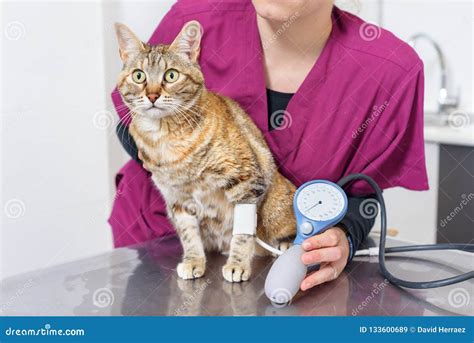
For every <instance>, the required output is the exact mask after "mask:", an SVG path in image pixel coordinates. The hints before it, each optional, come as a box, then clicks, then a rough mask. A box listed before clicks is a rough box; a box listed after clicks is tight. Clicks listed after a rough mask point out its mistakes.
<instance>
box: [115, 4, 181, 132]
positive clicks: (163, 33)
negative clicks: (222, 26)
mask: <svg viewBox="0 0 474 343" xmlns="http://www.w3.org/2000/svg"><path fill="white" fill-rule="evenodd" d="M181 18H182V16H181V15H180V12H179V9H178V8H177V6H176V4H175V5H174V6H173V7H172V8H171V9H170V11H169V12H168V13H167V14H166V15H165V16H164V17H163V19H162V20H161V22H160V24H159V25H158V27H157V28H156V29H155V31H154V32H153V34H152V35H151V37H150V39H149V40H148V43H149V44H152V45H153V44H159V43H160V44H171V42H173V40H174V38H175V37H176V36H177V35H178V33H179V31H180V29H181V27H182V25H183V20H182V19H181ZM112 102H113V104H114V107H115V110H116V111H117V114H118V116H119V117H120V121H122V119H124V118H125V117H126V115H127V113H128V111H129V110H128V108H127V106H126V105H125V104H124V103H123V101H122V97H121V95H120V93H119V91H118V90H117V88H115V89H114V90H113V91H112ZM123 122H124V124H126V125H127V126H128V125H129V124H130V119H124V120H123Z"/></svg>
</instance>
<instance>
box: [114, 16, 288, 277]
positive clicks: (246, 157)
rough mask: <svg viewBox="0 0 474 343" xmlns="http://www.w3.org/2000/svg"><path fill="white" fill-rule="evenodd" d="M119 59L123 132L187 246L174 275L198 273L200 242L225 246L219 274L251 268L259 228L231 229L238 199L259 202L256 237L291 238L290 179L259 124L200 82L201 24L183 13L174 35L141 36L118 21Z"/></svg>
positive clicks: (246, 272) (246, 273) (244, 273)
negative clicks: (159, 41)
mask: <svg viewBox="0 0 474 343" xmlns="http://www.w3.org/2000/svg"><path fill="white" fill-rule="evenodd" d="M115 28H116V34H117V38H118V42H119V53H120V57H121V59H122V61H123V69H122V71H121V72H120V75H119V80H118V84H117V88H118V90H119V92H120V94H121V96H122V99H123V101H124V103H125V105H127V107H128V108H129V109H130V116H131V118H132V119H131V123H130V127H129V132H130V134H131V135H132V137H133V138H134V140H135V142H136V144H137V147H138V150H139V156H140V159H141V160H142V161H143V166H144V167H145V168H146V169H147V170H148V171H150V172H151V174H152V180H153V182H154V184H155V185H156V187H157V188H158V189H159V191H160V192H161V194H162V196H163V198H164V200H165V202H166V207H167V213H168V217H169V219H170V221H171V223H172V224H173V226H174V227H175V229H176V232H177V234H178V236H179V238H180V240H181V243H182V246H183V258H182V262H181V263H179V264H178V266H177V273H178V276H179V277H181V278H183V279H193V278H198V277H201V276H203V275H204V272H205V269H206V255H205V251H211V250H217V251H220V252H222V253H224V254H228V258H227V262H226V264H225V265H224V266H223V268H222V273H223V276H224V279H225V280H227V281H230V282H240V281H246V280H248V279H249V278H250V275H251V262H252V258H253V256H254V255H255V254H263V250H262V249H260V248H259V247H256V244H255V243H256V242H255V236H253V235H245V234H236V235H232V228H233V215H234V212H233V211H234V207H235V205H237V204H243V203H245V204H256V206H257V237H258V238H260V239H262V240H264V241H266V242H267V243H269V244H271V245H273V246H278V245H279V244H281V246H286V247H288V244H286V242H289V240H290V239H291V237H294V236H295V234H296V222H295V218H294V215H293V210H292V199H293V194H294V192H295V186H294V185H293V184H292V183H291V182H290V181H289V180H288V179H286V178H285V177H284V176H282V175H281V174H280V173H279V172H278V171H277V168H276V165H275V162H274V160H273V157H272V154H271V152H270V149H269V148H268V146H267V144H266V142H265V140H264V138H263V136H262V134H261V132H260V131H259V130H258V128H257V127H256V126H255V124H254V123H253V122H252V120H251V119H250V117H249V116H248V115H247V114H246V113H245V112H244V110H243V109H242V108H241V107H240V106H239V105H238V104H237V103H236V102H235V101H233V100H231V99H230V98H228V97H225V96H221V95H218V94H216V93H213V92H211V91H209V90H207V89H206V87H205V84H204V76H203V73H202V72H201V69H200V66H199V64H198V57H199V52H200V48H201V46H200V45H201V44H200V42H201V37H202V27H201V25H200V23H199V22H197V21H190V22H188V23H186V24H185V25H184V26H183V28H182V30H181V32H180V33H179V34H178V36H177V37H176V38H175V40H174V41H173V43H172V44H170V45H156V46H151V45H149V44H146V43H143V42H142V41H140V40H139V39H138V38H137V36H136V35H135V34H134V33H133V32H132V31H131V30H130V29H129V28H128V27H127V26H125V25H123V24H116V25H115Z"/></svg>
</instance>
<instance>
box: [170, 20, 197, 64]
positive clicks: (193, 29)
mask: <svg viewBox="0 0 474 343" xmlns="http://www.w3.org/2000/svg"><path fill="white" fill-rule="evenodd" d="M201 37H202V26H201V24H200V23H199V22H198V21H196V20H192V21H189V22H187V23H186V24H184V26H183V28H182V29H181V32H180V33H179V34H178V36H177V37H176V38H175V40H174V41H173V43H171V45H170V50H172V51H174V52H175V53H177V54H179V55H182V56H183V57H185V58H188V59H189V60H190V61H192V62H196V61H197V59H198V57H199V51H200V50H201Z"/></svg>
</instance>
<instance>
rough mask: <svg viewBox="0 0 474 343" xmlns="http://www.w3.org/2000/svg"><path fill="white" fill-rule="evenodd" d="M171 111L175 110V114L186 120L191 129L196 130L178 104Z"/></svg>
mask: <svg viewBox="0 0 474 343" xmlns="http://www.w3.org/2000/svg"><path fill="white" fill-rule="evenodd" d="M171 109H172V110H173V112H175V113H176V114H178V115H179V116H180V117H181V118H184V119H185V120H186V122H187V123H188V125H189V126H190V127H191V129H193V130H194V129H195V127H193V125H192V123H191V122H190V121H189V119H188V116H187V115H186V113H185V112H183V111H182V110H180V109H179V107H178V104H175V105H172V106H171Z"/></svg>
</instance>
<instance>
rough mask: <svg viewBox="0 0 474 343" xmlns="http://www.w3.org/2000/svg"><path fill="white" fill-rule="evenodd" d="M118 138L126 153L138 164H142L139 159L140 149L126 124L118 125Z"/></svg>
mask: <svg viewBox="0 0 474 343" xmlns="http://www.w3.org/2000/svg"><path fill="white" fill-rule="evenodd" d="M116 130H117V137H118V139H119V141H120V143H122V146H123V148H124V149H125V151H126V152H127V153H128V154H129V155H130V157H131V158H132V159H133V160H135V161H136V162H138V163H140V164H142V161H141V160H140V159H139V158H138V148H137V144H136V143H135V140H134V139H133V137H132V136H131V135H130V133H129V132H128V126H127V125H126V124H124V123H121V122H119V123H118V124H117V129H116Z"/></svg>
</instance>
